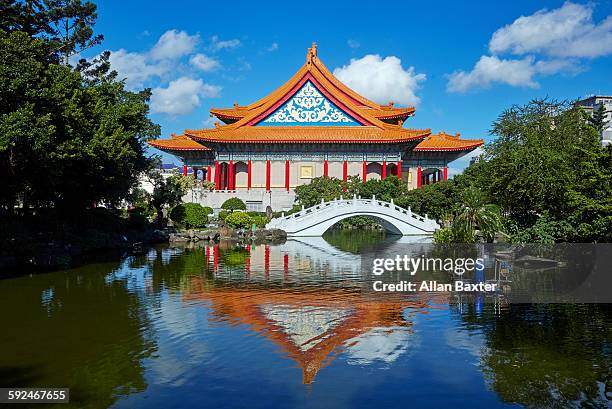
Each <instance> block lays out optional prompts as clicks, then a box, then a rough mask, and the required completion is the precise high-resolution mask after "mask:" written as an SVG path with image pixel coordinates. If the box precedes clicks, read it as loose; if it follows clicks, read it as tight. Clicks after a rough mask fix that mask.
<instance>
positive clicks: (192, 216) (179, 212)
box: [170, 203, 208, 229]
mask: <svg viewBox="0 0 612 409" xmlns="http://www.w3.org/2000/svg"><path fill="white" fill-rule="evenodd" d="M170 219H171V220H172V221H173V222H175V223H178V224H180V225H183V226H185V227H186V228H188V229H191V228H194V227H203V226H205V225H206V223H208V216H207V215H206V210H205V209H204V207H203V206H202V205H200V204H198V203H181V204H180V205H178V206H175V207H174V208H173V209H172V211H170Z"/></svg>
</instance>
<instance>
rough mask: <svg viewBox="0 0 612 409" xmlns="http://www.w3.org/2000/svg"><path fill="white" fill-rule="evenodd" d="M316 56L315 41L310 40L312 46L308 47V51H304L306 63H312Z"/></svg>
mask: <svg viewBox="0 0 612 409" xmlns="http://www.w3.org/2000/svg"><path fill="white" fill-rule="evenodd" d="M316 58H317V43H316V42H314V41H313V42H312V47H310V48H309V49H308V52H307V53H306V63H307V64H310V63H312V62H313V61H314V60H315V59H316Z"/></svg>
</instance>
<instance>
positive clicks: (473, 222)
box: [452, 187, 502, 243]
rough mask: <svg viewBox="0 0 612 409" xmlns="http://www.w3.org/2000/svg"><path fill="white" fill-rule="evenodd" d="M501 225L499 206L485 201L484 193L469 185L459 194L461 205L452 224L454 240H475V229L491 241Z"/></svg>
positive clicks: (467, 241)
mask: <svg viewBox="0 0 612 409" xmlns="http://www.w3.org/2000/svg"><path fill="white" fill-rule="evenodd" d="M501 226H502V224H501V216H500V213H499V208H498V207H497V206H496V205H494V204H490V203H486V201H485V195H484V194H483V193H482V192H481V191H480V190H478V189H477V188H475V187H470V188H468V189H466V190H465V191H464V192H463V193H462V194H461V205H460V207H459V209H458V211H457V214H456V216H455V217H454V219H453V225H452V230H453V236H454V238H455V240H456V241H458V242H463V243H473V242H475V241H476V231H477V230H478V231H479V233H480V234H481V235H482V236H483V237H484V239H485V240H487V241H492V240H493V237H494V236H495V233H497V232H498V231H499V230H500V229H501Z"/></svg>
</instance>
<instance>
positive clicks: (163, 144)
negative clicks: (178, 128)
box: [148, 134, 210, 151]
mask: <svg viewBox="0 0 612 409" xmlns="http://www.w3.org/2000/svg"><path fill="white" fill-rule="evenodd" d="M148 144H149V145H151V146H153V147H155V148H157V149H161V150H167V151H209V150H210V148H207V147H206V146H204V145H202V144H200V143H198V142H196V141H194V140H192V139H189V138H187V137H186V136H185V135H180V136H176V135H174V134H172V138H171V139H158V140H154V141H148Z"/></svg>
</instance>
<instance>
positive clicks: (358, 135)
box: [185, 125, 431, 143]
mask: <svg viewBox="0 0 612 409" xmlns="http://www.w3.org/2000/svg"><path fill="white" fill-rule="evenodd" d="M430 133H431V132H430V130H429V129H425V130H420V129H405V128H401V127H396V128H394V129H387V128H383V129H381V128H377V127H374V126H333V127H321V126H312V127H302V126H282V127H281V126H243V127H237V128H232V127H231V125H226V126H220V127H217V128H214V129H202V130H186V131H185V135H187V136H188V137H189V138H192V139H194V140H197V141H202V142H225V143H244V142H248V143H271V142H276V143H334V142H340V143H366V142H367V143H393V142H408V141H413V140H419V139H423V138H425V137H426V136H428V135H429V134H430Z"/></svg>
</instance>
